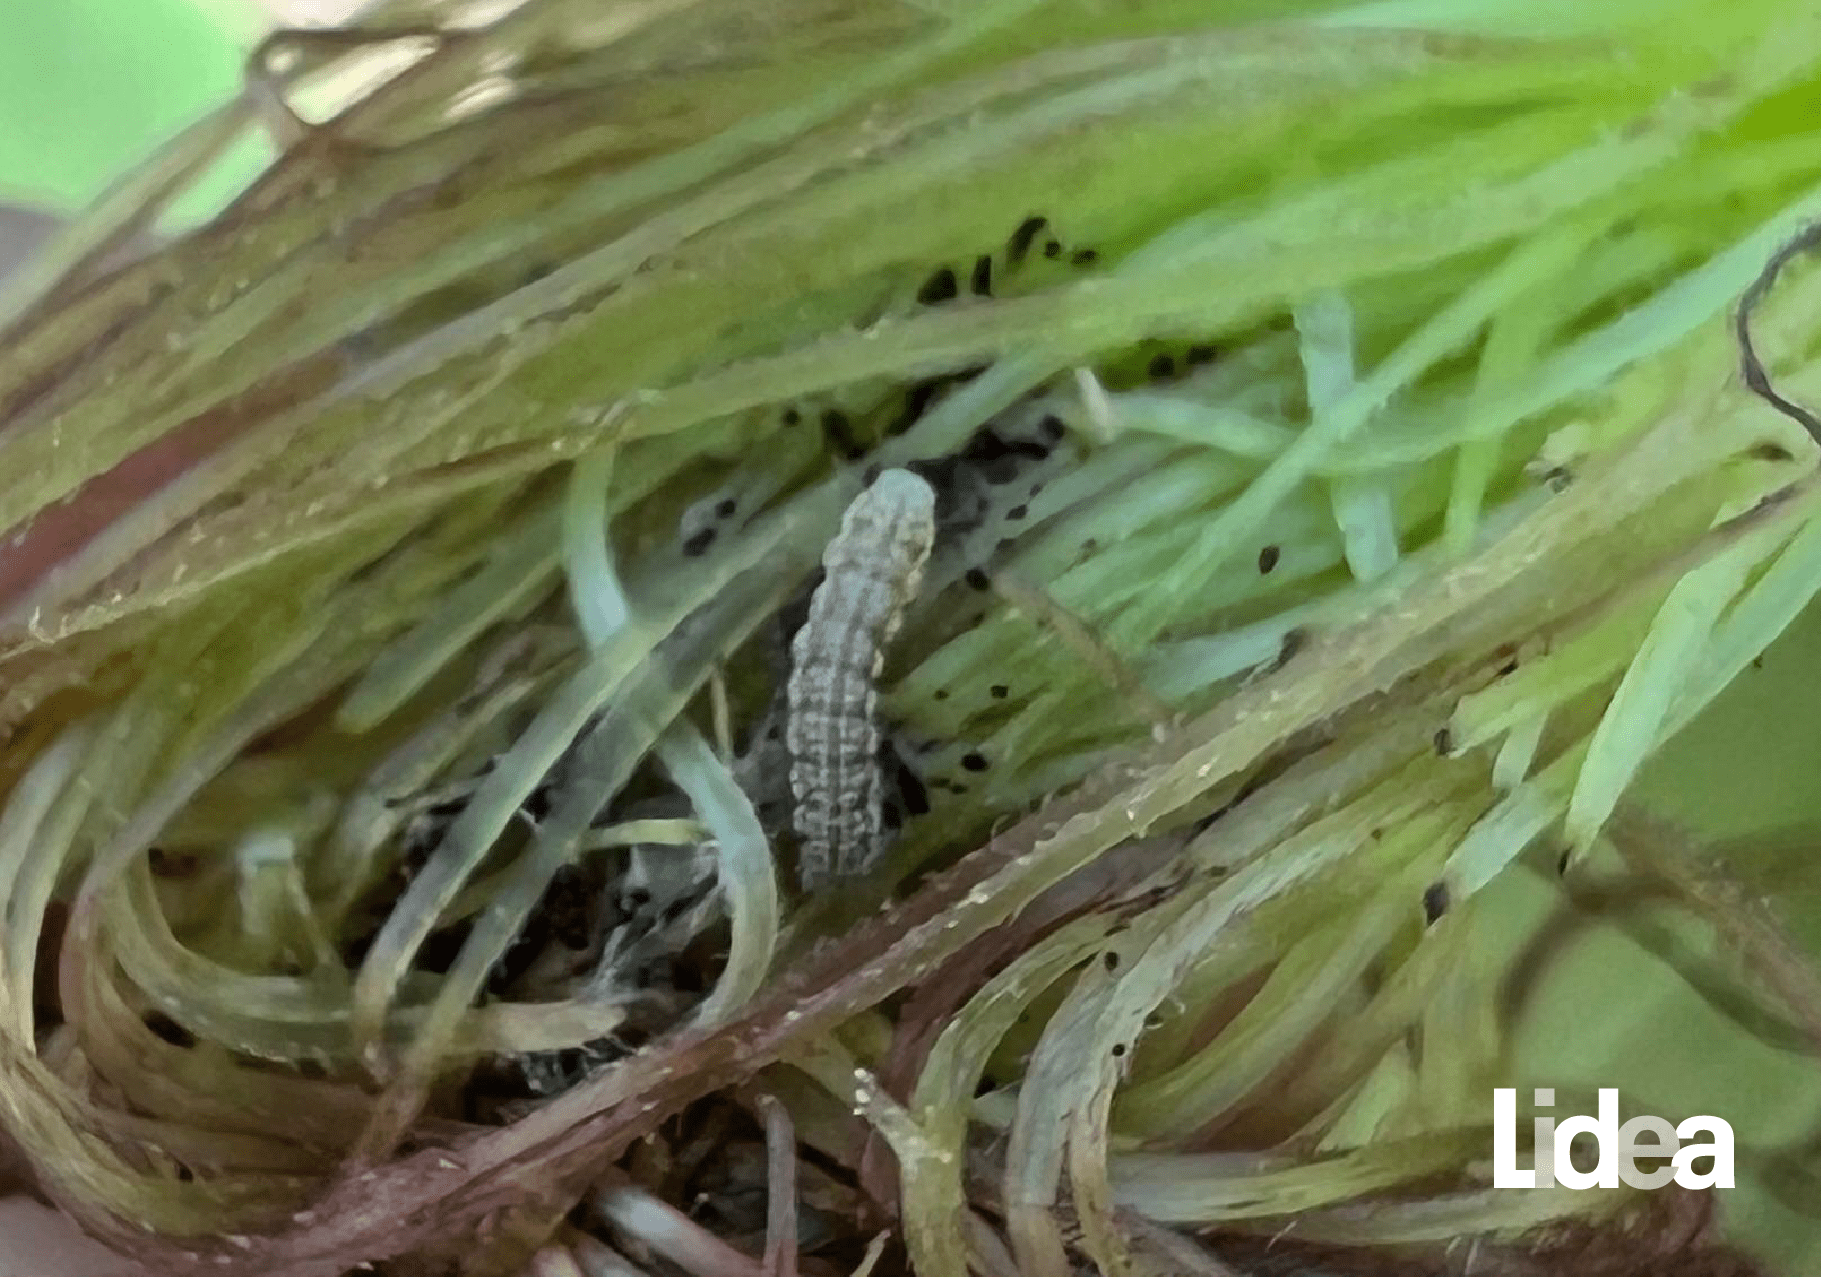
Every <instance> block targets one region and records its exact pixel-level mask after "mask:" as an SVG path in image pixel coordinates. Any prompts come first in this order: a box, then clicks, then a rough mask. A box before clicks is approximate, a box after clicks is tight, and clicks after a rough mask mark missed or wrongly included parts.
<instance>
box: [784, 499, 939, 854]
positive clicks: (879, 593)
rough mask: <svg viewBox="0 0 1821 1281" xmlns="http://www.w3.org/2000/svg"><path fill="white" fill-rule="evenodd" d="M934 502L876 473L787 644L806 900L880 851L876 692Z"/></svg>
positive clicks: (881, 783) (928, 536)
mask: <svg viewBox="0 0 1821 1281" xmlns="http://www.w3.org/2000/svg"><path fill="white" fill-rule="evenodd" d="M935 511H936V496H935V491H933V490H932V489H931V488H930V486H929V482H928V481H926V480H924V479H923V478H922V477H921V476H918V475H917V474H916V473H914V472H909V471H903V470H899V469H894V470H891V471H887V472H883V473H881V474H880V476H879V478H878V479H877V480H875V481H874V482H873V483H872V484H871V486H869V487H868V488H867V489H866V491H865V492H863V493H862V494H861V495H860V496H859V497H858V498H856V499H855V500H854V501H853V503H852V504H850V505H849V506H848V509H847V511H846V513H845V514H844V515H843V516H842V518H841V529H840V532H839V533H838V534H836V535H835V538H834V540H833V541H832V542H830V543H829V545H828V550H827V551H826V552H824V553H823V556H822V566H823V569H824V570H825V571H826V575H825V577H824V578H823V580H822V583H821V585H820V586H818V587H817V588H816V591H815V594H814V595H813V596H812V597H811V598H810V602H809V617H808V619H807V620H806V621H805V622H804V624H803V626H802V628H801V629H799V630H798V632H797V634H796V636H795V637H794V638H793V639H792V641H791V667H790V681H789V684H788V686H787V689H786V698H787V714H786V719H785V747H786V749H787V750H788V753H789V756H790V789H791V795H792V796H793V798H794V799H795V802H796V805H795V813H794V826H795V828H796V832H797V836H798V842H799V849H798V865H797V879H798V882H799V884H801V886H802V887H803V888H804V889H805V890H813V889H815V888H817V887H819V886H821V885H824V884H827V883H828V882H829V881H831V880H834V879H838V878H843V877H849V876H856V875H859V874H861V873H864V872H865V871H867V870H868V869H869V868H871V866H872V865H873V863H874V862H875V861H877V859H878V856H879V853H880V848H881V845H882V836H883V823H882V818H881V808H882V803H883V799H884V788H885V780H884V777H883V774H882V772H881V770H880V767H879V759H878V757H879V727H878V724H877V722H876V720H875V718H874V712H875V708H876V704H877V701H878V694H877V691H876V690H875V689H874V682H875V681H876V680H877V679H878V676H879V671H880V669H881V668H882V667H883V666H884V662H885V646H886V645H887V644H888V643H889V642H890V640H891V638H892V635H893V633H895V632H896V631H897V630H898V624H899V622H900V621H901V620H902V618H903V616H904V609H905V607H906V606H907V605H909V604H910V602H911V601H912V600H913V599H915V597H916V595H917V587H918V584H919V583H920V581H921V580H922V577H923V567H924V564H925V562H927V561H928V559H929V553H930V547H931V545H932V544H933V543H934V541H935V532H936V516H935Z"/></svg>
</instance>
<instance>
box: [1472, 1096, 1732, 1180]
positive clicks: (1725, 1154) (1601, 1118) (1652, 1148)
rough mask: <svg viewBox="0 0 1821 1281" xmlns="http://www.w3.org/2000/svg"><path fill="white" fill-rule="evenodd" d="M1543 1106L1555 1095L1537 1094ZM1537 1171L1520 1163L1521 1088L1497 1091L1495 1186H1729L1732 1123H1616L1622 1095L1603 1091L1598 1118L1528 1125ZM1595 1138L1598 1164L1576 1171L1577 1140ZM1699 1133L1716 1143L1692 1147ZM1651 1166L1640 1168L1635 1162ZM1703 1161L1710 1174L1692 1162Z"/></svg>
mask: <svg viewBox="0 0 1821 1281" xmlns="http://www.w3.org/2000/svg"><path fill="white" fill-rule="evenodd" d="M1536 1105H1537V1107H1539V1108H1547V1107H1554V1106H1555V1091H1554V1090H1538V1091H1536ZM1531 1128H1532V1131H1533V1145H1534V1148H1535V1154H1536V1155H1535V1160H1536V1166H1535V1168H1534V1169H1529V1170H1526V1169H1523V1168H1521V1167H1520V1166H1519V1165H1518V1163H1517V1161H1518V1157H1517V1091H1516V1090H1494V1091H1493V1092H1492V1186H1493V1187H1495V1188H1551V1187H1556V1186H1558V1185H1559V1186H1561V1187H1564V1188H1596V1187H1597V1188H1616V1187H1618V1186H1619V1185H1620V1184H1621V1183H1622V1184H1624V1185H1625V1186H1626V1187H1628V1188H1639V1189H1645V1190H1647V1189H1651V1188H1660V1187H1663V1186H1665V1185H1666V1184H1668V1183H1669V1182H1670V1181H1671V1180H1674V1181H1675V1182H1676V1183H1678V1184H1680V1185H1681V1186H1682V1187H1685V1188H1730V1187H1731V1186H1732V1126H1730V1125H1728V1124H1727V1123H1726V1122H1724V1121H1722V1120H1721V1119H1720V1118H1719V1117H1717V1116H1691V1117H1689V1118H1688V1119H1687V1120H1685V1121H1683V1122H1682V1123H1681V1124H1680V1125H1671V1124H1670V1123H1669V1122H1668V1121H1665V1120H1664V1119H1663V1118H1662V1117H1660V1116H1634V1117H1632V1118H1631V1120H1629V1121H1626V1122H1625V1123H1624V1124H1623V1125H1621V1124H1620V1123H1619V1092H1618V1091H1617V1090H1601V1091H1600V1104H1599V1115H1598V1116H1571V1117H1566V1118H1564V1119H1563V1120H1561V1121H1557V1120H1556V1119H1555V1118H1553V1117H1549V1116H1538V1117H1534V1118H1532V1120H1531ZM1581 1135H1586V1136H1587V1137H1588V1138H1589V1139H1591V1140H1592V1147H1593V1150H1594V1151H1595V1152H1596V1153H1597V1154H1598V1157H1599V1159H1598V1160H1597V1161H1596V1162H1595V1163H1594V1167H1593V1169H1591V1170H1579V1169H1576V1168H1575V1164H1574V1157H1573V1151H1572V1149H1573V1147H1574V1141H1575V1139H1576V1138H1578V1137H1580V1136H1581ZM1697 1135H1700V1136H1703V1137H1707V1138H1711V1139H1712V1140H1713V1141H1712V1142H1711V1143H1689V1142H1688V1141H1687V1140H1689V1139H1692V1138H1694V1137H1696V1136H1697ZM1640 1157H1642V1158H1646V1159H1648V1160H1650V1161H1651V1165H1652V1168H1650V1169H1644V1170H1640V1169H1639V1168H1638V1164H1637V1163H1638V1158H1640ZM1703 1157H1706V1158H1708V1160H1709V1162H1710V1163H1711V1164H1710V1166H1709V1168H1708V1169H1707V1170H1706V1171H1705V1172H1697V1171H1696V1170H1695V1168H1694V1164H1695V1162H1696V1161H1697V1160H1699V1159H1701V1158H1703Z"/></svg>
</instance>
